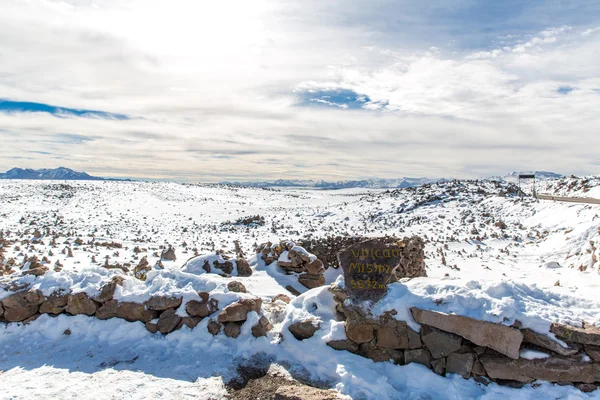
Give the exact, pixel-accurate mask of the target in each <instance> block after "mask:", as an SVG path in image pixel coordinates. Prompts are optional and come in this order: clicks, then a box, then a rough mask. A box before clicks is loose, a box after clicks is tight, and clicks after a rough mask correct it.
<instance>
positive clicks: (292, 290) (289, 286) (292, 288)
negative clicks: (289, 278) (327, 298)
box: [285, 285, 302, 296]
mask: <svg viewBox="0 0 600 400" xmlns="http://www.w3.org/2000/svg"><path fill="white" fill-rule="evenodd" d="M285 288H286V289H287V290H288V291H289V292H290V293H291V294H293V295H294V296H300V295H301V294H302V293H300V292H299V291H297V290H296V289H294V287H293V286H292V285H287V286H286V287H285Z"/></svg>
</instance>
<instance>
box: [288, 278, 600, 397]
mask: <svg viewBox="0 0 600 400" xmlns="http://www.w3.org/2000/svg"><path fill="white" fill-rule="evenodd" d="M330 291H331V292H332V293H333V295H334V300H335V301H336V311H337V314H338V318H339V319H340V320H343V321H345V325H346V336H347V339H345V340H334V341H330V342H328V343H327V344H328V345H329V346H330V347H332V348H334V349H336V350H345V351H350V352H352V353H355V354H357V355H360V356H362V357H366V358H370V359H372V360H373V361H375V362H385V361H389V360H393V362H394V363H396V364H400V365H405V364H409V363H413V362H414V363H418V364H422V365H424V366H426V367H427V368H430V369H431V370H433V371H434V372H435V373H436V374H439V375H445V374H448V373H453V374H458V375H461V376H462V377H463V378H465V379H468V378H470V377H473V378H474V379H475V380H476V381H477V382H480V383H482V384H485V385H488V384H489V382H497V383H499V384H507V385H510V386H514V387H520V386H523V385H524V384H526V383H531V382H533V381H535V380H542V381H548V382H556V383H560V384H569V385H574V386H576V387H578V388H579V389H581V390H582V391H585V392H590V391H593V390H596V389H597V388H598V386H599V385H600V329H599V328H597V327H594V326H586V325H585V324H584V326H583V327H580V328H579V327H572V326H567V325H561V324H556V323H554V324H552V325H551V327H550V332H552V333H553V334H554V335H556V337H557V338H559V339H561V340H562V341H564V342H565V343H566V345H567V346H566V347H565V346H562V345H561V344H559V343H558V342H556V341H554V340H552V339H551V338H550V337H548V336H546V335H543V334H540V333H537V332H534V331H533V330H531V329H526V328H522V326H521V324H520V323H519V322H518V321H517V322H516V323H514V324H513V325H512V326H507V325H503V324H499V323H492V322H487V321H480V320H477V319H473V318H469V317H465V316H461V315H452V314H446V313H442V312H438V311H432V310H424V309H419V308H417V307H412V308H411V309H410V310H411V313H412V317H413V319H414V321H416V322H417V323H418V324H420V326H421V328H420V332H416V331H415V330H413V329H412V328H411V327H410V326H409V325H408V324H407V322H406V321H400V320H397V319H395V317H394V316H395V315H397V312H396V310H390V311H387V312H385V313H384V314H383V315H381V316H378V317H375V316H373V315H372V314H371V313H370V311H369V310H368V307H366V305H365V303H364V302H357V301H354V300H353V299H351V298H349V297H348V293H347V291H346V289H344V288H340V287H337V286H333V285H332V287H331V288H330ZM295 328H297V327H295ZM290 330H291V328H290ZM313 333H314V332H313ZM311 335H312V334H311ZM526 349H530V350H537V351H541V352H543V353H546V354H548V355H549V356H548V357H546V358H537V359H526V358H523V357H521V356H520V354H521V352H522V351H523V350H526Z"/></svg>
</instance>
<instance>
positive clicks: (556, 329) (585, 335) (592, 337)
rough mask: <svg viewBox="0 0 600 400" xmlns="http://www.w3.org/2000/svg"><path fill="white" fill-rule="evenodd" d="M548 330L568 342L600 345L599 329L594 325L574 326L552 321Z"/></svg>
mask: <svg viewBox="0 0 600 400" xmlns="http://www.w3.org/2000/svg"><path fill="white" fill-rule="evenodd" d="M550 332H552V333H554V334H555V335H556V336H558V337H559V338H561V339H564V340H567V341H569V342H575V343H581V344H592V345H595V346H600V329H599V328H596V327H595V326H590V327H587V328H576V327H574V326H567V325H561V324H557V323H553V324H552V325H550Z"/></svg>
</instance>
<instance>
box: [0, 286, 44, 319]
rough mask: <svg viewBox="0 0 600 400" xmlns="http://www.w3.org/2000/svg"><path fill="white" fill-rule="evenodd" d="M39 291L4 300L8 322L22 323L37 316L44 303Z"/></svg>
mask: <svg viewBox="0 0 600 400" xmlns="http://www.w3.org/2000/svg"><path fill="white" fill-rule="evenodd" d="M44 300H45V299H44V295H43V294H42V292H41V291H39V290H27V291H23V292H18V293H15V294H13V295H10V296H8V297H7V298H5V299H4V300H2V307H3V308H4V319H5V320H7V321H8V322H20V321H24V320H26V319H27V318H30V317H32V316H33V315H35V314H36V313H37V312H38V311H39V308H40V305H41V304H42V303H43V302H44Z"/></svg>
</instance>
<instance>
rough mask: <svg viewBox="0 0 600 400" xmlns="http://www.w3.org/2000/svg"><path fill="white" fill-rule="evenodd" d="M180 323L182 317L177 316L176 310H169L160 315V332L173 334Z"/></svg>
mask: <svg viewBox="0 0 600 400" xmlns="http://www.w3.org/2000/svg"><path fill="white" fill-rule="evenodd" d="M180 322H181V317H180V316H179V315H177V314H175V309H174V308H169V309H168V310H165V311H163V313H162V314H160V317H159V318H158V330H159V331H160V333H163V334H165V335H166V334H167V333H171V332H173V331H174V330H175V328H177V326H178V325H179V323H180Z"/></svg>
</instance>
